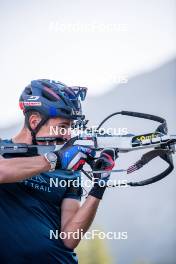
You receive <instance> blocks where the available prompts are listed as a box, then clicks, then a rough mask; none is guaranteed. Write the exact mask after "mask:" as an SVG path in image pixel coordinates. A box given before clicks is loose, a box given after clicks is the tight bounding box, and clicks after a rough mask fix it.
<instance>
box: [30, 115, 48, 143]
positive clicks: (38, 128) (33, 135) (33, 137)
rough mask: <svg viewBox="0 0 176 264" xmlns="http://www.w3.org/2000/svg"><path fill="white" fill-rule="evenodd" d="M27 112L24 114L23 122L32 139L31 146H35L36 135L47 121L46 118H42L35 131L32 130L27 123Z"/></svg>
mask: <svg viewBox="0 0 176 264" xmlns="http://www.w3.org/2000/svg"><path fill="white" fill-rule="evenodd" d="M29 117H30V116H29V112H26V113H25V122H26V125H27V127H28V129H29V130H30V132H31V137H32V144H33V145H37V141H36V134H37V133H38V131H39V130H40V128H41V127H42V126H43V125H44V124H45V123H46V121H47V120H48V117H44V118H42V120H41V121H40V123H39V124H38V125H37V126H36V128H35V129H32V128H31V126H30V123H29Z"/></svg>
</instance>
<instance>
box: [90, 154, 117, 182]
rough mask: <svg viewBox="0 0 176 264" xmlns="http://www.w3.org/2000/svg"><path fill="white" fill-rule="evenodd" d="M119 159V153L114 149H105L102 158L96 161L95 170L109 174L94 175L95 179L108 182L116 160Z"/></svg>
mask: <svg viewBox="0 0 176 264" xmlns="http://www.w3.org/2000/svg"><path fill="white" fill-rule="evenodd" d="M117 158H118V153H117V151H116V150H114V149H104V150H103V151H102V152H101V154H100V157H99V158H98V159H97V160H96V161H95V163H94V167H93V170H94V171H96V170H97V171H98V170H104V171H107V172H101V173H94V178H95V179H99V180H105V181H108V180H109V177H110V174H111V173H110V171H111V170H112V169H113V168H114V166H115V160H116V159H117Z"/></svg>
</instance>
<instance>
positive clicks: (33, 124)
mask: <svg viewBox="0 0 176 264" xmlns="http://www.w3.org/2000/svg"><path fill="white" fill-rule="evenodd" d="M40 121H41V117H40V115H38V114H33V115H31V116H30V118H29V124H30V126H31V128H32V129H35V128H36V127H37V125H38V124H39V123H40Z"/></svg>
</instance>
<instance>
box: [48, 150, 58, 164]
mask: <svg viewBox="0 0 176 264" xmlns="http://www.w3.org/2000/svg"><path fill="white" fill-rule="evenodd" d="M47 158H48V159H49V160H50V161H51V162H56V161H57V156H56V154H55V153H53V152H49V153H47Z"/></svg>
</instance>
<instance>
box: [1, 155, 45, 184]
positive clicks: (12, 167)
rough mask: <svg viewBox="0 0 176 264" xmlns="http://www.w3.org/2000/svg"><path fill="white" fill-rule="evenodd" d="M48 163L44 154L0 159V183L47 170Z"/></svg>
mask: <svg viewBox="0 0 176 264" xmlns="http://www.w3.org/2000/svg"><path fill="white" fill-rule="evenodd" d="M49 169H50V164H49V162H47V160H46V159H45V157H44V156H36V157H27V158H12V159H4V158H1V159H0V183H10V182H17V181H20V180H23V179H26V178H30V177H32V176H34V175H37V174H39V173H41V172H45V171H49Z"/></svg>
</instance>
